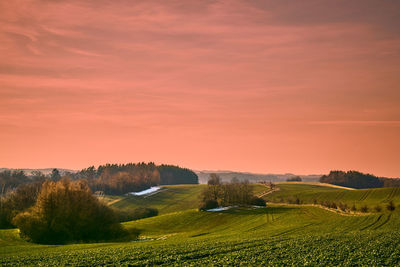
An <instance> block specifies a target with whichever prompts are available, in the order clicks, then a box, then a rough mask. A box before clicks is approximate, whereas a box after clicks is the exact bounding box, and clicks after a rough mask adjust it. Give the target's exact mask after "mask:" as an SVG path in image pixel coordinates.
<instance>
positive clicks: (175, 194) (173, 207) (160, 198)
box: [111, 185, 205, 214]
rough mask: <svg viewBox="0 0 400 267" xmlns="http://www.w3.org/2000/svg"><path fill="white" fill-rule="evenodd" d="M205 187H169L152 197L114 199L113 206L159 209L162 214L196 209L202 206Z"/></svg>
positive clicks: (164, 187)
mask: <svg viewBox="0 0 400 267" xmlns="http://www.w3.org/2000/svg"><path fill="white" fill-rule="evenodd" d="M204 186H205V185H167V186H163V188H162V189H161V190H160V191H159V192H157V193H156V194H154V195H150V196H121V197H114V198H113V201H112V202H111V203H112V204H111V206H112V207H115V208H118V209H122V210H131V209H135V208H138V207H149V208H150V207H151V208H157V209H158V210H159V213H160V214H166V213H170V212H175V211H182V210H187V209H195V208H198V207H199V206H200V194H201V191H202V190H203V187H204Z"/></svg>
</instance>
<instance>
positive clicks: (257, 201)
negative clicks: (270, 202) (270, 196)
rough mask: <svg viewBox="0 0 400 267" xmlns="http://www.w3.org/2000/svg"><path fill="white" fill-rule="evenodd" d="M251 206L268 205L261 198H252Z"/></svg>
mask: <svg viewBox="0 0 400 267" xmlns="http://www.w3.org/2000/svg"><path fill="white" fill-rule="evenodd" d="M250 205H254V206H262V207H265V206H266V203H265V200H264V199H262V198H260V197H252V198H251V199H250Z"/></svg>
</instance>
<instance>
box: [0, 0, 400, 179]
mask: <svg viewBox="0 0 400 267" xmlns="http://www.w3.org/2000/svg"><path fill="white" fill-rule="evenodd" d="M94 3H95V4H94ZM399 153H400V2H399V1H394V0H388V1H368V0H359V1H352V0H342V1H328V0H326V1H319V0H308V1H288V0H282V1H272V0H271V1H245V0H242V1H236V0H229V1H228V0H227V1H211V0H210V1H199V0H193V1H166V0H159V1H149V0H143V1H127V0H126V1H123V0H115V1H106V0H102V1H66V0H65V1H63V0H60V1H48V0H46V1H45V0H32V1H25V0H18V1H17V0H13V1H0V167H11V168H28V167H30V168H39V167H60V168H61V167H64V168H72V169H80V168H84V167H87V166H90V165H98V164H103V163H107V162H111V163H125V162H137V161H154V162H156V163H172V164H178V165H181V166H185V167H189V168H194V169H230V170H239V171H252V172H262V173H285V172H292V173H298V174H310V173H327V172H328V171H329V170H331V169H342V170H349V169H355V170H359V171H363V172H370V173H373V174H376V175H385V176H390V177H400V162H399V159H400V157H399Z"/></svg>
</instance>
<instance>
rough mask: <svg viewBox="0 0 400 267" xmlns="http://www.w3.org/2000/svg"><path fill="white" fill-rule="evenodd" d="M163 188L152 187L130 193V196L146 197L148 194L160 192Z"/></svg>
mask: <svg viewBox="0 0 400 267" xmlns="http://www.w3.org/2000/svg"><path fill="white" fill-rule="evenodd" d="M160 189H161V187H159V186H152V187H150V188H149V189H146V190H143V191H140V192H129V193H128V194H129V195H134V196H144V195H148V194H152V193H155V192H157V191H158V190H160Z"/></svg>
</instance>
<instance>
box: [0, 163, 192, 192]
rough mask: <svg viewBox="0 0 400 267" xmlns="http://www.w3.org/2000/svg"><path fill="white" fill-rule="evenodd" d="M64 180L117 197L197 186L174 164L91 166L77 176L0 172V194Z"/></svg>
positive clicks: (68, 174)
mask: <svg viewBox="0 0 400 267" xmlns="http://www.w3.org/2000/svg"><path fill="white" fill-rule="evenodd" d="M63 177H68V178H69V179H70V180H86V181H87V182H88V184H89V187H90V188H91V189H92V191H94V192H95V191H103V192H104V193H105V194H111V195H120V194H125V193H128V192H137V191H141V190H144V189H148V188H150V187H151V186H154V185H160V184H161V185H170V184H198V177H197V175H196V173H194V172H193V171H191V170H189V169H186V168H181V167H178V166H174V165H155V164H154V163H152V162H150V163H144V162H142V163H128V164H106V165H100V166H99V167H98V168H96V167H94V166H91V167H89V168H86V169H83V170H81V171H79V172H76V173H71V172H68V173H65V172H63V173H60V171H58V170H57V169H53V171H52V172H51V173H50V174H48V175H44V174H43V173H41V172H40V171H34V172H32V173H31V174H30V175H26V174H25V173H24V172H23V171H3V172H0V186H1V187H0V193H2V194H4V193H5V192H6V191H10V190H14V189H15V188H16V187H18V185H20V184H25V183H31V182H38V181H40V182H44V181H45V180H51V181H59V180H61V179H62V178H63Z"/></svg>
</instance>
